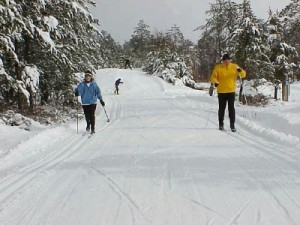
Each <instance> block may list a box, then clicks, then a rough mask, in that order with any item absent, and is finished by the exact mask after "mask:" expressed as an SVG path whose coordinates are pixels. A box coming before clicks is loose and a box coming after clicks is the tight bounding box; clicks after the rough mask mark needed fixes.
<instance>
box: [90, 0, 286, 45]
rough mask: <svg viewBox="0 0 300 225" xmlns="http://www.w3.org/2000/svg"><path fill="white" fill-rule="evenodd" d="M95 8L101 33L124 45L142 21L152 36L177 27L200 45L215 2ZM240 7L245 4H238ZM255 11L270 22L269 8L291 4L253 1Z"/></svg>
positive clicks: (147, 0) (114, 2) (169, 0)
mask: <svg viewBox="0 0 300 225" xmlns="http://www.w3.org/2000/svg"><path fill="white" fill-rule="evenodd" d="M95 2H96V3H97V7H96V8H94V7H93V8H91V12H92V14H93V15H94V17H95V18H97V19H99V20H100V24H101V27H100V29H101V30H106V31H108V32H109V33H110V34H111V35H112V37H113V38H114V39H115V40H116V41H118V42H120V43H121V44H122V43H123V42H124V41H125V40H129V39H130V38H131V35H132V34H133V30H134V28H135V27H136V26H137V24H138V22H139V20H144V22H145V23H146V24H147V25H149V26H150V29H151V31H152V32H155V31H156V30H158V31H166V30H168V29H169V28H170V27H172V26H173V25H174V24H176V25H177V26H179V27H180V29H181V31H182V33H183V34H184V37H185V38H187V39H190V40H191V41H193V42H197V40H198V39H199V36H200V35H201V33H200V31H194V29H195V28H197V27H199V26H201V25H204V24H205V21H206V19H207V18H208V16H207V15H206V11H207V10H208V9H209V7H210V3H214V2H215V1H214V0H95ZM235 2H237V3H240V2H242V0H236V1H235ZM250 2H251V5H252V9H253V11H254V13H255V15H256V16H257V17H258V18H262V19H266V18H267V17H268V10H269V8H270V9H272V10H273V11H276V10H281V9H283V8H284V7H285V6H286V5H288V4H289V3H290V2H291V0H251V1H250Z"/></svg>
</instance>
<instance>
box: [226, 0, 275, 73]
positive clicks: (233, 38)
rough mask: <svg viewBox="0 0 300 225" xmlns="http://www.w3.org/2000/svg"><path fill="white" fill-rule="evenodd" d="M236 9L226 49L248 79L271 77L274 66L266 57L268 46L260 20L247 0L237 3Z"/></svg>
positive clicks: (268, 50)
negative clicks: (233, 24)
mask: <svg viewBox="0 0 300 225" xmlns="http://www.w3.org/2000/svg"><path fill="white" fill-rule="evenodd" d="M238 11H239V12H238V15H240V16H239V17H238V18H237V19H236V21H237V22H236V25H235V27H234V31H233V32H232V33H230V35H229V38H228V39H227V41H226V46H227V49H226V51H228V52H229V53H231V54H233V55H234V56H235V57H234V58H235V60H236V62H237V63H238V64H239V65H240V66H242V67H243V68H244V69H246V71H247V78H248V79H253V78H266V79H273V77H274V68H273V66H272V63H271V62H270V60H269V57H268V55H269V53H270V46H269V44H268V40H267V38H266V37H265V36H264V31H263V26H262V21H259V20H258V19H257V18H256V16H255V15H254V13H253V11H252V9H251V6H250V2H249V1H248V0H244V1H243V3H242V4H241V5H239V8H238Z"/></svg>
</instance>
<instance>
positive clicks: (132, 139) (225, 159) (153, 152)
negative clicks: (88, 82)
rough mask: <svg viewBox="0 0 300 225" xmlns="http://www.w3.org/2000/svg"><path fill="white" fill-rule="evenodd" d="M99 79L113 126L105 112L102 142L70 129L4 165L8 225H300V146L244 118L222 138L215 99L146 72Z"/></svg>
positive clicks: (1, 186)
mask: <svg viewBox="0 0 300 225" xmlns="http://www.w3.org/2000/svg"><path fill="white" fill-rule="evenodd" d="M119 77H120V78H122V80H123V81H124V84H122V85H120V93H121V94H120V95H114V94H113V90H114V81H115V79H117V78H119ZM97 81H98V84H99V85H100V87H101V90H102V92H103V95H104V100H105V102H106V109H107V112H108V114H109V117H110V122H109V123H107V122H106V118H105V115H104V112H103V109H102V108H101V107H100V104H98V108H97V121H96V134H95V135H94V136H92V137H89V135H82V133H83V130H84V127H85V123H84V121H81V122H80V129H81V130H82V131H81V133H80V134H76V124H73V123H72V124H69V125H67V126H64V127H57V128H54V129H50V130H46V131H44V132H41V133H39V134H37V135H35V136H34V137H32V138H31V139H29V140H28V141H26V142H25V143H23V144H22V145H20V146H16V147H15V148H13V149H11V150H10V151H9V152H8V153H7V155H5V157H3V158H2V159H1V164H0V224H3V225H4V224H7V225H8V224H9V225H17V224H22V225H23V224H24V225H25V224H26V225H27V224H28V225H44V224H53V225H73V224H74V225H75V224H76V225H77V224H78V225H79V224H80V225H96V224H97V225H119V224H122V225H144V224H145V225H183V224H184V225H194V224H195V225H199V224H200V225H202V224H203V225H231V224H232V225H267V224H270V225H298V224H300V164H299V161H300V154H299V143H293V144H290V145H286V143H283V144H281V143H280V142H276V141H273V140H272V141H271V140H270V139H266V138H267V137H259V136H258V135H257V134H255V132H253V130H252V131H251V130H250V129H249V128H248V127H249V126H247V125H246V124H245V123H244V122H245V121H244V119H243V118H242V117H240V118H238V121H237V129H238V133H232V132H229V131H226V132H220V131H219V130H217V116H216V112H217V99H216V98H211V97H209V96H208V95H207V93H204V92H199V91H194V90H191V89H188V88H186V87H178V86H177V87H176V86H172V85H170V84H167V83H165V82H164V81H162V80H160V79H158V78H155V77H152V76H149V75H145V74H144V73H142V72H139V71H131V70H117V69H105V70H100V71H99V73H98V74H97ZM239 113H240V114H243V113H244V108H239V107H237V114H239ZM227 120H228V119H227V118H226V122H227V124H226V125H227V126H228V121H227ZM284 144H285V145H284Z"/></svg>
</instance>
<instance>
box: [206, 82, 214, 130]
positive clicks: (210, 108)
mask: <svg viewBox="0 0 300 225" xmlns="http://www.w3.org/2000/svg"><path fill="white" fill-rule="evenodd" d="M210 88H212V91H211V89H210V91H211V94H209V95H210V96H212V100H211V103H210V109H209V112H208V116H207V121H206V125H205V127H207V125H208V121H209V117H210V114H211V111H212V105H213V103H214V101H213V89H214V87H213V85H211V87H210Z"/></svg>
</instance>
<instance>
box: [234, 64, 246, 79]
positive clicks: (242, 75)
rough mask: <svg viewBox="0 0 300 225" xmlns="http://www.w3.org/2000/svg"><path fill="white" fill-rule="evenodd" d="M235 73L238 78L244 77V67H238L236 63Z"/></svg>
mask: <svg viewBox="0 0 300 225" xmlns="http://www.w3.org/2000/svg"><path fill="white" fill-rule="evenodd" d="M236 70H237V74H238V77H240V78H245V77H246V71H245V70H244V69H242V68H241V67H239V66H238V65H237V69H236Z"/></svg>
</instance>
